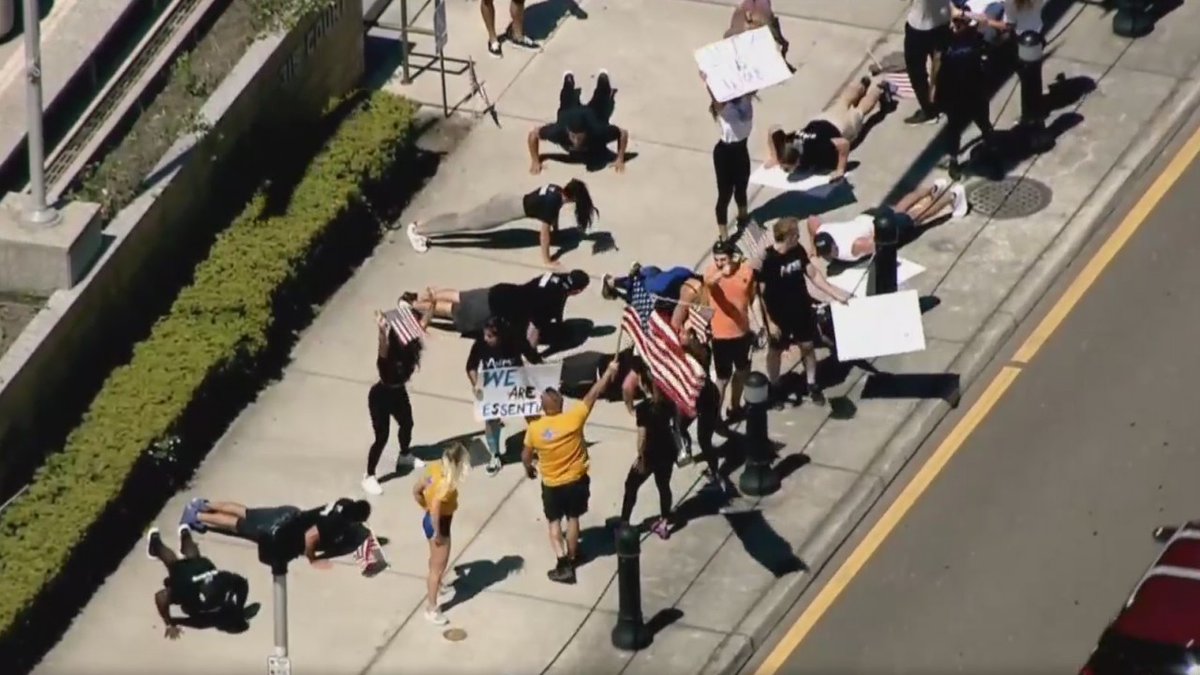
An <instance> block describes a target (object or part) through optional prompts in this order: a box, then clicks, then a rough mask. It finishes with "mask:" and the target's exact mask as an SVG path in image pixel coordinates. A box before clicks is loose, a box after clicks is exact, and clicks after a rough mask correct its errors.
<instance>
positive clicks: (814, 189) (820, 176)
mask: <svg viewBox="0 0 1200 675" xmlns="http://www.w3.org/2000/svg"><path fill="white" fill-rule="evenodd" d="M853 175H854V174H853V172H851V173H847V174H846V175H845V176H843V178H844V179H845V180H846V181H849V180H850V178H851V177H852V176H853ZM750 182H751V183H754V184H755V185H762V186H764V187H769V188H774V189H776V190H786V191H788V192H806V193H808V194H809V195H811V196H813V197H817V198H818V199H825V198H826V197H828V196H829V195H830V193H832V192H833V191H834V190H835V189H836V188H837V187H838V186H839V185H841V184H842V183H841V182H840V181H839V182H836V183H835V182H832V181H830V180H829V174H827V173H807V172H805V171H797V172H795V173H791V174H789V173H788V172H786V171H784V170H783V169H781V168H779V167H777V166H773V167H771V168H769V169H768V168H767V166H766V165H765V164H763V165H761V166H759V167H758V168H757V169H755V170H754V173H752V174H750Z"/></svg>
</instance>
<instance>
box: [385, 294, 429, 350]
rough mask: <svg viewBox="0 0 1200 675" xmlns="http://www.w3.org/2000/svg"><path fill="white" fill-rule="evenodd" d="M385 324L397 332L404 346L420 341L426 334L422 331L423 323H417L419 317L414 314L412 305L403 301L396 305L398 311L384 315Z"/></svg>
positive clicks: (394, 310)
mask: <svg viewBox="0 0 1200 675" xmlns="http://www.w3.org/2000/svg"><path fill="white" fill-rule="evenodd" d="M383 323H384V324H385V325H386V326H387V327H388V328H390V329H392V330H393V331H395V333H396V337H398V338H400V344H402V345H406V344H408V343H410V342H412V341H413V340H420V339H422V338H423V336H424V334H425V331H423V330H421V322H420V321H417V315H416V314H414V313H413V309H412V305H410V304H408V303H407V302H404V301H403V300H400V301H398V302H397V303H396V309H392V310H388V311H386V312H384V313H383Z"/></svg>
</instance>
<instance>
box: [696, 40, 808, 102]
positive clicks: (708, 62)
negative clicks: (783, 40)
mask: <svg viewBox="0 0 1200 675" xmlns="http://www.w3.org/2000/svg"><path fill="white" fill-rule="evenodd" d="M695 57H696V64H697V65H698V66H700V72H702V73H704V80H705V82H707V83H708V88H709V90H710V91H712V94H713V98H715V99H717V101H719V102H721V103H724V102H726V101H729V100H732V99H735V98H737V97H738V96H742V95H745V94H749V93H750V92H754V91H758V90H759V89H765V88H766V87H771V86H774V85H777V84H779V83H780V82H783V81H785V80H787V79H788V78H790V77H791V76H792V71H791V70H790V69H789V68H788V67H787V63H786V62H785V61H784V60H783V57H782V56H780V54H779V47H778V46H777V45H776V44H775V38H774V37H772V36H771V30H770V29H769V28H765V27H764V28H756V29H754V30H751V31H746V32H744V33H739V34H737V35H735V36H733V37H731V38H725V39H724V40H721V41H720V42H714V43H712V44H710V45H705V46H704V47H701V48H700V49H697V50H696V53H695Z"/></svg>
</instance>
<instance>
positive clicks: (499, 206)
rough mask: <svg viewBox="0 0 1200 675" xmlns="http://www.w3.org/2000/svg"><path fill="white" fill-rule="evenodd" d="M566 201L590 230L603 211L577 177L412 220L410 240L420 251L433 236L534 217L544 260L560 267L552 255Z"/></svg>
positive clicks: (577, 219) (583, 228)
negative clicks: (464, 211) (553, 242)
mask: <svg viewBox="0 0 1200 675" xmlns="http://www.w3.org/2000/svg"><path fill="white" fill-rule="evenodd" d="M566 204H572V205H574V210H575V226H576V227H578V228H579V231H580V232H582V233H587V231H588V230H589V229H591V227H592V224H593V223H594V222H595V220H596V216H597V215H598V214H599V213H600V211H599V209H597V208H596V205H595V203H594V202H593V201H592V194H591V192H589V191H588V187H587V184H585V183H584V182H583V181H581V180H579V179H578V178H573V179H571V180H570V181H568V182H567V184H566V185H564V186H562V187H559V186H558V185H554V184H550V185H545V186H543V187H540V188H538V189H536V190H534V191H532V192H530V193H528V194H525V195H497V196H495V197H492V198H491V199H489V200H488V201H486V202H484V203H483V204H482V205H480V206H477V207H475V208H474V209H472V210H470V211H467V212H466V213H446V214H443V215H440V216H435V217H433V218H430V219H429V220H427V221H424V222H417V221H414V222H411V223H409V224H408V230H407V233H408V241H409V243H411V244H412V247H413V249H415V250H416V251H417V252H418V253H424V252H425V251H428V250H429V245H430V244H431V243H433V242H431V241H430V238H431V237H444V236H452V235H463V234H467V235H470V234H477V233H479V232H487V231H490V230H495V229H497V228H499V227H503V226H504V225H507V224H508V223H511V222H513V221H516V220H521V219H522V218H533V219H534V220H537V221H539V222H540V223H541V226H542V228H541V234H540V236H539V237H538V242H539V244H540V245H541V249H542V263H543V264H545V265H547V266H548V267H557V266H558V265H557V263H556V262H555V261H554V260H553V258H552V257H551V255H550V240H551V239H552V238H553V236H554V234H555V233H556V232H558V214H559V212H560V211H562V208H563V206H564V205H566Z"/></svg>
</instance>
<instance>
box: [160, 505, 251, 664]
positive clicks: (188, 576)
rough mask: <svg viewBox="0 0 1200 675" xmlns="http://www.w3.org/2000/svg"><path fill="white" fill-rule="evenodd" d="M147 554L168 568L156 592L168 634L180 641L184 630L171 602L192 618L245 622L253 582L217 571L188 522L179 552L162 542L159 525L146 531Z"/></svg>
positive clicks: (230, 623)
mask: <svg viewBox="0 0 1200 675" xmlns="http://www.w3.org/2000/svg"><path fill="white" fill-rule="evenodd" d="M181 554H182V555H181ZM146 555H148V556H149V557H150V559H151V560H158V561H160V562H162V564H163V566H164V567H166V568H167V577H166V578H165V579H163V587H162V589H160V590H159V591H158V592H157V593H155V594H154V606H155V607H156V608H157V609H158V615H159V617H161V618H162V620H163V624H164V625H165V629H164V632H163V634H164V636H165V637H167V638H168V639H170V640H178V639H179V635H180V633H181V632H182V631H181V629H180V620H179V619H176V618H175V617H173V616H171V606H172V605H179V608H180V609H182V610H183V613H184V614H186V615H187V616H189V617H192V618H199V617H210V618H212V619H214V620H216V621H217V622H220V623H224V624H226V625H228V626H241V625H244V624H245V621H246V617H245V609H246V596H247V595H249V592H250V583H249V582H248V581H246V578H245V577H243V576H241V575H238V574H234V573H233V572H226V571H223V570H218V569H217V566H216V565H214V564H213V562H212V561H211V560H209V559H208V558H205V557H204V556H202V555H200V547H199V546H197V545H196V542H195V540H193V539H192V531H191V530H190V529H189V528H188V527H187V526H186V525H180V526H179V553H176V552H175V551H172V550H171V549H170V548H169V547H168V546H167V545H166V544H165V543H163V540H162V535H161V533H160V532H159V530H158V528H157V527H155V528H151V529H150V531H149V532H148V533H147V534H146Z"/></svg>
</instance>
